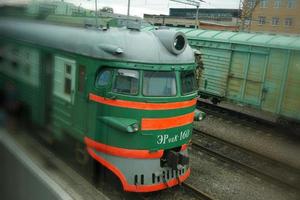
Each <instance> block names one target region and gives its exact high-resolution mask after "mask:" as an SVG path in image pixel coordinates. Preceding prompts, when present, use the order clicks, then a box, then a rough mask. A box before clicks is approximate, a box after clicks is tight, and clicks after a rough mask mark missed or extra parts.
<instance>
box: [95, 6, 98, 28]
mask: <svg viewBox="0 0 300 200" xmlns="http://www.w3.org/2000/svg"><path fill="white" fill-rule="evenodd" d="M97 4H98V0H95V18H96V27H98V5H97Z"/></svg>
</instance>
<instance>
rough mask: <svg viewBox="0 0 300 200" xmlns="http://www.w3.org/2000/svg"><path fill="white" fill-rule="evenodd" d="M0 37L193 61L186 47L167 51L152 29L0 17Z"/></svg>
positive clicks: (88, 51) (145, 59) (90, 52)
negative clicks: (176, 51)
mask: <svg viewBox="0 0 300 200" xmlns="http://www.w3.org/2000/svg"><path fill="white" fill-rule="evenodd" d="M0 37H3V38H9V39H13V40H18V41H23V42H28V43H32V44H36V45H40V46H44V47H50V48H54V49H59V50H63V51H67V52H72V53H76V54H80V55H85V56H88V57H93V58H99V59H108V60H118V61H128V62H140V63H156V64H184V63H193V62H194V54H193V51H192V49H191V48H190V47H189V46H187V47H186V49H185V50H184V51H183V52H182V53H181V54H179V55H175V54H173V53H171V52H170V51H168V49H167V48H166V47H165V46H164V45H163V44H162V42H161V41H160V40H159V38H158V37H157V36H156V35H155V34H154V33H153V32H152V31H151V32H150V31H134V30H128V29H126V28H110V29H108V30H106V31H101V30H94V29H85V28H78V27H67V26H59V25H52V24H45V23H41V22H35V21H22V20H16V19H0ZM111 48H120V49H122V50H121V51H122V53H119V54H117V53H116V54H114V53H112V52H109V51H107V49H111Z"/></svg>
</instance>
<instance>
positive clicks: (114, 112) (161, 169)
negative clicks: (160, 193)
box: [84, 30, 201, 192]
mask: <svg viewBox="0 0 300 200" xmlns="http://www.w3.org/2000/svg"><path fill="white" fill-rule="evenodd" d="M147 35H148V36H149V35H150V36H151V37H152V43H153V42H155V43H156V44H154V46H156V48H158V49H160V50H159V52H158V53H157V52H156V53H154V56H153V60H154V59H156V61H155V62H153V63H151V64H149V63H138V62H132V63H120V62H106V63H101V67H100V68H99V70H98V71H97V72H96V74H97V75H96V77H95V88H94V89H93V91H91V93H90V94H89V100H90V101H91V102H92V103H91V108H90V110H92V111H93V112H92V113H91V115H93V116H95V118H96V122H95V124H94V126H93V127H94V130H93V131H90V133H88V134H87V135H86V136H85V139H84V141H85V144H86V145H87V149H88V153H89V154H90V155H91V156H92V157H93V158H94V159H95V160H97V161H99V162H100V163H101V164H102V165H104V166H105V167H107V168H108V169H110V170H111V171H112V172H113V173H114V174H115V175H116V176H118V178H119V179H120V181H121V183H122V186H123V189H124V190H126V191H131V192H152V191H157V190H162V189H165V188H168V187H172V186H174V185H177V184H179V183H181V182H183V181H184V180H185V179H187V178H188V176H189V175H190V167H189V156H188V149H187V147H188V144H189V142H190V140H191V136H192V123H193V121H194V119H195V120H199V119H200V118H201V117H199V113H195V105H196V96H197V92H196V89H197V87H196V79H195V67H196V65H195V63H194V57H193V52H192V50H191V49H190V47H188V46H187V42H186V39H185V36H184V35H183V34H182V33H174V32H170V31H167V30H163V31H161V32H160V31H157V32H154V33H147ZM153 38H154V40H153ZM135 39H136V40H139V37H137V36H136V37H135ZM140 39H141V42H142V38H140ZM157 44H159V45H160V46H158V45H157ZM135 48H138V47H135ZM144 48H147V46H144ZM127 51H128V50H126V49H124V53H126V52H127ZM153 51H155V50H153ZM148 52H149V51H148ZM145 53H147V50H145ZM147 56H148V57H147V58H149V54H148V55H147ZM158 57H160V58H158ZM163 57H164V58H163ZM162 58H163V59H162ZM157 59H159V60H158V61H157Z"/></svg>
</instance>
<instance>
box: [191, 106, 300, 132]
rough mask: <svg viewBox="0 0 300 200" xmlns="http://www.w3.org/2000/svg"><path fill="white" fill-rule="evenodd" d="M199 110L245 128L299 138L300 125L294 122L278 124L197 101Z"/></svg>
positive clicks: (280, 122)
mask: <svg viewBox="0 0 300 200" xmlns="http://www.w3.org/2000/svg"><path fill="white" fill-rule="evenodd" d="M196 107H197V108H198V109H199V110H201V111H204V112H205V113H207V114H211V115H214V116H220V117H221V118H225V117H226V119H228V120H232V121H237V120H239V122H240V123H242V124H243V125H245V126H250V127H257V126H258V125H259V126H260V127H263V129H265V130H274V129H276V130H277V131H280V132H287V131H288V132H289V133H292V134H293V136H297V137H299V136H300V135H299V131H300V124H299V123H296V122H291V121H287V120H283V121H280V120H279V122H273V121H268V120H266V119H263V118H259V117H255V116H252V115H250V114H247V113H242V112H238V111H235V110H232V109H229V108H225V107H220V106H217V105H213V104H210V103H206V102H204V101H198V102H197V106H196Z"/></svg>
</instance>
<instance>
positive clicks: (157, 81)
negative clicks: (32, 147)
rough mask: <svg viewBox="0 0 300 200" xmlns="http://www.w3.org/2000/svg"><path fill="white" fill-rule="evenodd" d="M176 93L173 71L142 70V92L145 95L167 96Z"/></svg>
mask: <svg viewBox="0 0 300 200" xmlns="http://www.w3.org/2000/svg"><path fill="white" fill-rule="evenodd" d="M176 93H177V90H176V76H175V72H156V71H145V72H144V79H143V94H144V95H145V96H159V97H168V96H175V95H176Z"/></svg>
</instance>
